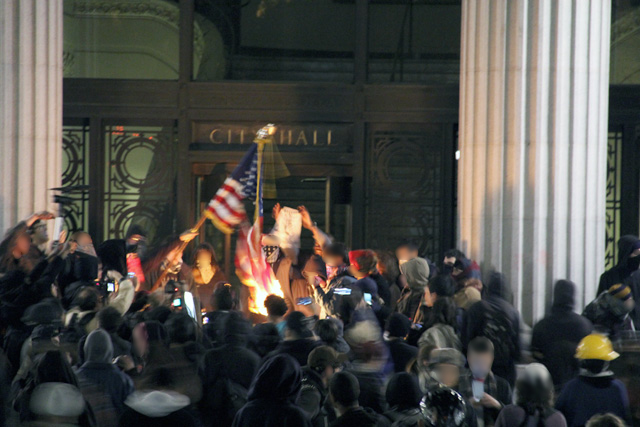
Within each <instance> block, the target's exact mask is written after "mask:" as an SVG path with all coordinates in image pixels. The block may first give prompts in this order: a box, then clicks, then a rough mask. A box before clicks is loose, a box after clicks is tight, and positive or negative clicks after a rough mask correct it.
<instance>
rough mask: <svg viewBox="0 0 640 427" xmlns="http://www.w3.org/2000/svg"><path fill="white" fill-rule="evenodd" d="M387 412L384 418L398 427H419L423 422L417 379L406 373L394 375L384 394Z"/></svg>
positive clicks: (420, 395)
mask: <svg viewBox="0 0 640 427" xmlns="http://www.w3.org/2000/svg"><path fill="white" fill-rule="evenodd" d="M385 396H386V398H387V405H389V410H388V411H387V412H385V413H384V416H385V417H386V418H387V419H388V420H389V421H390V422H391V423H393V425H394V426H398V427H410V426H418V425H420V421H422V420H423V415H422V412H421V411H420V400H421V399H422V392H421V391H420V386H419V385H418V379H417V378H416V377H415V376H414V375H411V374H410V373H408V372H398V373H396V374H394V375H393V376H392V377H391V379H390V380H389V383H388V384H387V391H386V394H385Z"/></svg>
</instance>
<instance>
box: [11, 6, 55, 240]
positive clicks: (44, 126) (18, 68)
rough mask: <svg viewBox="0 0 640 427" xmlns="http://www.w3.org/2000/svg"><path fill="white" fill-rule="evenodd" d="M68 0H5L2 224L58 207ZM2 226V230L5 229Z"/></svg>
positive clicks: (13, 222) (12, 222)
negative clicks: (64, 12) (54, 192)
mask: <svg viewBox="0 0 640 427" xmlns="http://www.w3.org/2000/svg"><path fill="white" fill-rule="evenodd" d="M61 161H62V0H2V1H0V227H1V228H2V231H3V230H5V229H7V228H8V227H10V226H11V225H13V224H15V223H16V222H17V221H19V220H20V219H23V218H24V217H26V216H28V215H29V214H30V213H32V212H34V211H38V210H44V209H54V208H55V205H53V203H52V200H51V199H52V198H51V192H49V191H47V189H48V188H52V187H58V186H59V185H60V182H61V178H60V177H61ZM2 231H0V232H2Z"/></svg>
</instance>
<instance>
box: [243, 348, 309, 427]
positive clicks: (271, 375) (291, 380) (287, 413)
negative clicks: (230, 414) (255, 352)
mask: <svg viewBox="0 0 640 427" xmlns="http://www.w3.org/2000/svg"><path fill="white" fill-rule="evenodd" d="M301 388H302V370H301V369H300V365H299V364H298V362H296V360H295V359H294V358H293V357H291V356H289V355H287V354H278V355H275V356H273V357H270V358H267V359H266V360H265V362H264V364H263V365H262V367H261V368H260V370H259V371H258V374H257V375H256V377H255V379H254V380H253V383H252V384H251V389H250V390H249V401H248V402H247V404H246V405H245V406H244V407H243V408H242V409H241V410H240V412H238V415H237V416H236V418H235V420H234V421H233V426H234V427H253V426H264V427H280V426H281V427H298V426H300V427H311V421H309V419H308V418H307V416H306V415H305V413H304V412H303V411H302V409H300V408H299V407H298V406H296V401H297V399H298V396H299V394H300V389H301Z"/></svg>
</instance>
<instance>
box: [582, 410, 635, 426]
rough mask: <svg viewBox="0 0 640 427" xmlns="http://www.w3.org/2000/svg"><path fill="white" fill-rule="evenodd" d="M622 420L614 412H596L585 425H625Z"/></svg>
mask: <svg viewBox="0 0 640 427" xmlns="http://www.w3.org/2000/svg"><path fill="white" fill-rule="evenodd" d="M626 425H627V424H626V423H625V422H624V420H623V419H622V418H620V417H618V416H617V415H614V414H610V413H607V414H597V415H594V416H593V417H591V418H589V421H587V424H586V427H625V426H626Z"/></svg>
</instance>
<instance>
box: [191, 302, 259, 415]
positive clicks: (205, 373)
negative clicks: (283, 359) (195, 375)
mask: <svg viewBox="0 0 640 427" xmlns="http://www.w3.org/2000/svg"><path fill="white" fill-rule="evenodd" d="M250 334H251V325H250V324H249V322H248V321H247V320H245V319H244V318H243V317H242V315H241V314H240V313H238V312H231V313H230V314H229V317H228V318H227V321H226V322H225V328H224V330H223V334H222V335H223V336H222V340H221V341H222V345H221V346H219V347H217V348H214V349H213V350H211V351H209V352H207V353H206V354H205V356H204V359H203V362H202V364H201V370H200V378H201V379H202V386H203V387H202V388H203V396H202V400H201V401H200V412H201V414H202V419H203V420H204V421H205V423H204V424H205V425H207V426H230V425H231V423H232V422H233V418H234V417H235V415H236V413H237V411H238V410H239V409H240V408H239V407H237V406H238V405H239V403H242V404H244V403H246V398H247V393H248V390H249V387H250V386H251V382H252V381H253V379H254V377H255V375H256V372H257V371H258V367H259V366H260V357H258V355H257V354H256V353H255V352H253V351H252V350H249V349H248V348H247V343H248V341H249V336H250ZM234 390H235V393H234ZM234 395H235V396H238V397H236V398H234ZM240 396H242V397H240ZM242 399H243V401H242V402H240V401H241V400H242Z"/></svg>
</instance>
